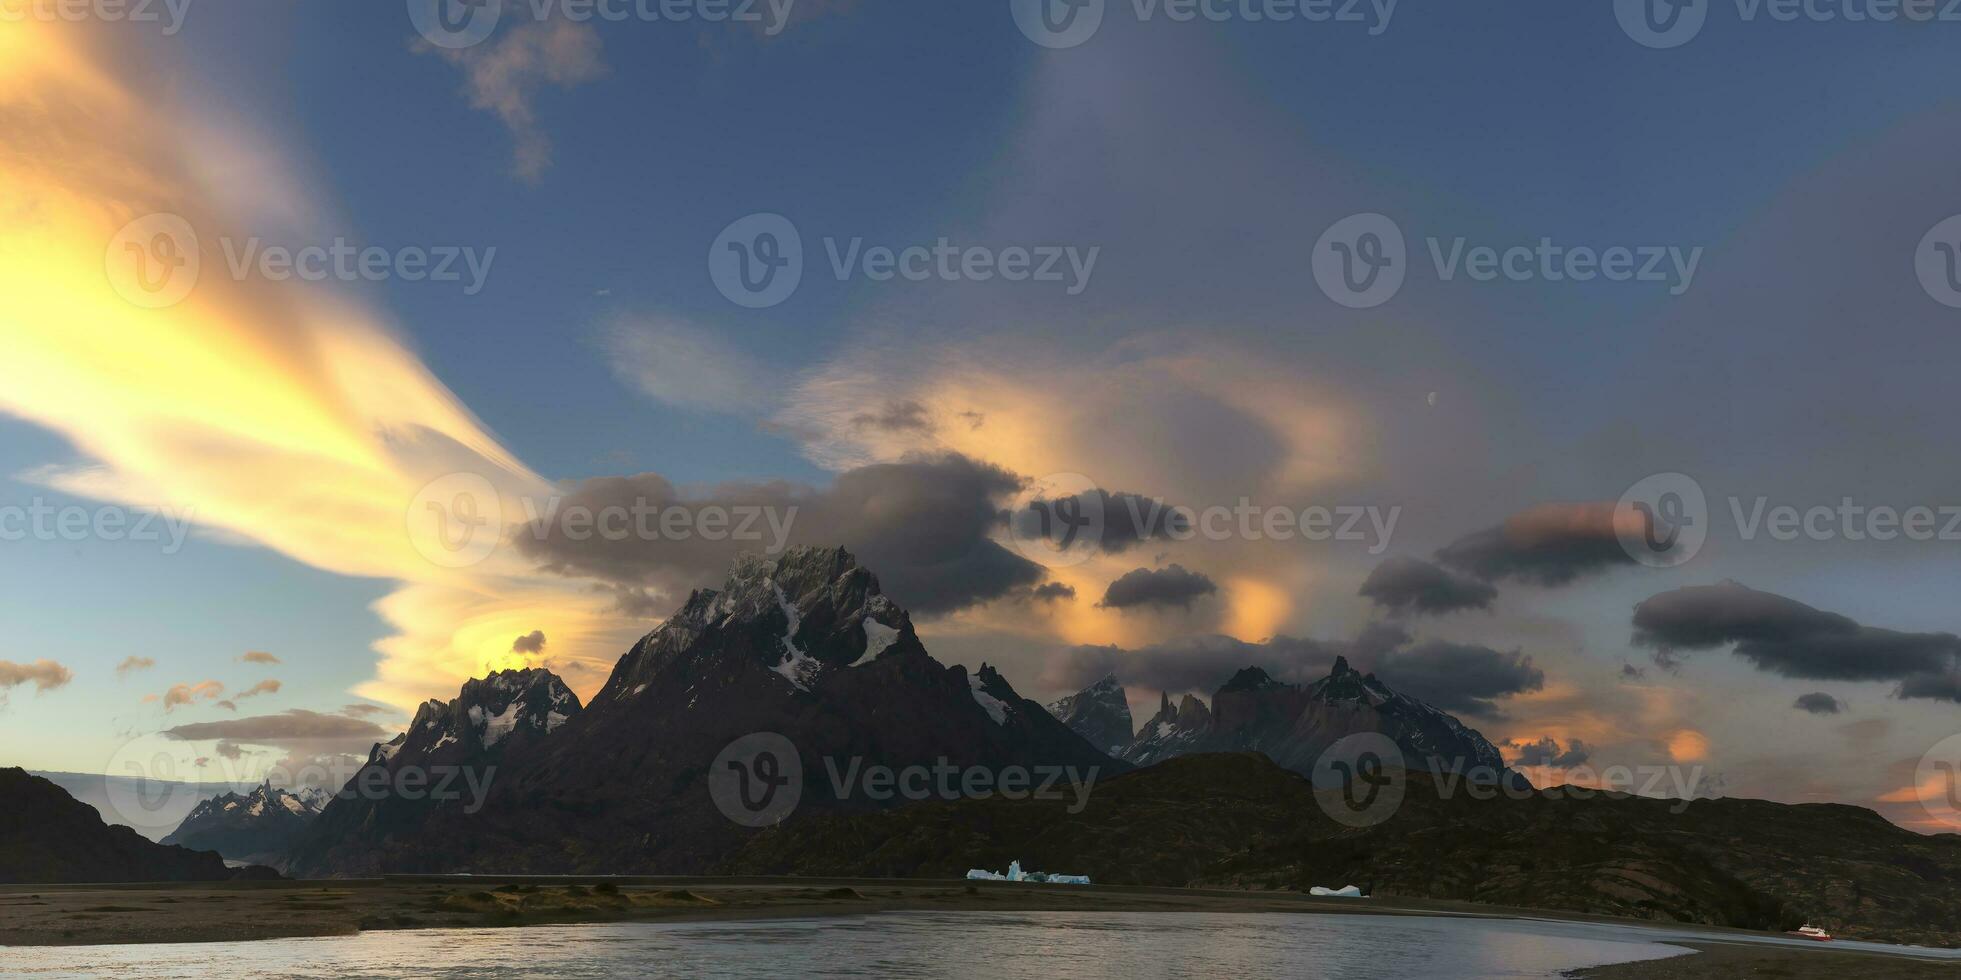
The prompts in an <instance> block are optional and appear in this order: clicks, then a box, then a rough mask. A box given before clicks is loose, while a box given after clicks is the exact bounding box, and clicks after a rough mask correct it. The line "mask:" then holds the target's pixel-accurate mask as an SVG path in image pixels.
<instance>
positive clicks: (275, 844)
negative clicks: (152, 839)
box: [163, 782, 330, 867]
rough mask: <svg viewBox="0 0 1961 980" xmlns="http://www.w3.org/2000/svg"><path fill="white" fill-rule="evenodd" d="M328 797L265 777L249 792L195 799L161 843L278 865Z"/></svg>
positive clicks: (235, 859) (283, 860) (257, 862)
mask: <svg viewBox="0 0 1961 980" xmlns="http://www.w3.org/2000/svg"><path fill="white" fill-rule="evenodd" d="M329 799H330V797H328V796H325V795H323V794H319V793H315V792H302V793H289V792H287V791H286V790H283V789H274V788H273V786H272V784H271V783H270V782H267V783H265V784H263V785H261V786H259V787H258V788H257V789H255V790H253V791H252V792H250V793H223V794H220V795H218V796H214V797H212V798H211V799H208V800H205V801H203V802H202V803H199V804H198V805H197V807H196V808H195V809H193V810H192V811H191V812H190V815H189V816H186V817H185V818H184V822H183V823H182V824H180V825H178V827H177V829H176V830H174V831H172V832H171V833H170V835H169V836H167V837H165V838H164V839H163V843H165V844H175V845H180V846H183V847H188V848H190V849H191V850H194V851H217V852H218V853H219V854H221V855H223V856H224V857H225V858H226V859H227V860H231V861H243V862H246V863H248V864H264V865H271V866H275V867H276V866H280V865H283V864H284V863H285V860H286V854H287V852H288V851H289V850H291V849H292V846H293V844H294V842H296V841H297V840H298V839H299V836H300V834H301V833H303V832H304V831H305V830H306V828H307V826H308V825H310V824H312V823H313V819H314V818H315V817H317V816H319V815H320V811H321V809H322V808H324V807H325V806H326V805H327V801H328V800H329Z"/></svg>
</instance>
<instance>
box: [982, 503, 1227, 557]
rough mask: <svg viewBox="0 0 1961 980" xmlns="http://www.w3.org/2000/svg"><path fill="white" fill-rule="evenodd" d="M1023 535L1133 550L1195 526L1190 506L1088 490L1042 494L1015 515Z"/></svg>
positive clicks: (1017, 532)
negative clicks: (1062, 493) (1181, 507)
mask: <svg viewBox="0 0 1961 980" xmlns="http://www.w3.org/2000/svg"><path fill="white" fill-rule="evenodd" d="M1009 520H1011V521H1012V522H1013V525H1014V533H1015V535H1016V537H1017V538H1020V539H1022V540H1028V541H1035V540H1041V539H1047V540H1049V541H1051V542H1054V543H1055V544H1056V545H1057V546H1058V547H1059V548H1061V549H1063V550H1068V549H1071V548H1077V547H1082V548H1095V549H1097V550H1098V551H1101V552H1103V553H1104V554H1118V553H1121V552H1124V551H1128V550H1129V549H1131V548H1134V547H1136V546H1137V545H1140V544H1143V543H1145V542H1147V541H1166V540H1171V539H1172V538H1174V537H1177V536H1181V535H1186V534H1188V533H1189V532H1190V531H1191V522H1190V518H1189V517H1188V516H1187V512H1186V511H1183V510H1179V509H1177V508H1174V507H1172V506H1171V505H1169V504H1166V503H1165V502H1164V501H1162V500H1159V499H1157V498H1155V497H1146V496H1144V495H1142V494H1136V493H1125V492H1121V491H1119V492H1115V493H1113V492H1111V491H1108V490H1103V489H1096V490H1086V491H1084V492H1082V493H1078V494H1072V495H1069V496H1063V497H1055V498H1052V499H1051V498H1043V497H1037V498H1035V499H1032V500H1030V501H1028V503H1027V504H1026V505H1025V506H1023V507H1021V508H1019V509H1017V510H1016V511H1015V512H1014V513H1013V514H1011V515H1009Z"/></svg>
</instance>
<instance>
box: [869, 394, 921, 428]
mask: <svg viewBox="0 0 1961 980" xmlns="http://www.w3.org/2000/svg"><path fill="white" fill-rule="evenodd" d="M851 426H852V428H856V429H877V430H880V431H883V432H931V431H932V430H933V420H932V419H931V418H930V417H928V415H927V414H926V406H924V405H921V404H920V403H918V402H916V401H913V400H911V399H902V400H897V401H889V402H886V403H885V406H884V407H883V408H880V409H879V410H878V411H877V412H861V413H859V414H857V415H853V416H852V417H851Z"/></svg>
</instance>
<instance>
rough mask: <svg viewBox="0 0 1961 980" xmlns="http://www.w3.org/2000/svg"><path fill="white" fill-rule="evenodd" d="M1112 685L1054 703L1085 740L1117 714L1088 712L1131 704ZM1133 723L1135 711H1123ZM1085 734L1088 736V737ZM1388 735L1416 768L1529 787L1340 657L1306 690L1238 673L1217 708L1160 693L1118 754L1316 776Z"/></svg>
mask: <svg viewBox="0 0 1961 980" xmlns="http://www.w3.org/2000/svg"><path fill="white" fill-rule="evenodd" d="M1124 698H1125V692H1124V689H1123V687H1122V686H1121V685H1119V684H1118V683H1117V682H1116V680H1115V678H1114V677H1106V678H1104V679H1103V680H1101V681H1098V682H1097V683H1096V684H1095V685H1092V686H1091V687H1089V688H1086V689H1084V690H1083V691H1082V692H1081V693H1079V694H1075V695H1072V696H1070V697H1067V698H1064V699H1062V700H1061V701H1058V702H1056V704H1057V706H1058V707H1061V706H1065V705H1066V706H1068V707H1069V709H1070V710H1071V716H1072V717H1073V718H1076V719H1077V720H1076V721H1074V722H1072V723H1071V727H1074V728H1076V730H1077V731H1078V732H1079V733H1084V734H1088V731H1096V732H1098V733H1105V732H1107V731H1108V726H1109V724H1110V721H1109V717H1110V714H1111V713H1110V712H1099V711H1096V710H1085V709H1083V708H1081V707H1080V706H1082V705H1085V704H1099V705H1100V704H1105V703H1109V702H1116V703H1126V704H1127V702H1125V701H1124ZM1124 717H1125V718H1128V717H1129V712H1128V710H1126V711H1125V712H1124ZM1086 729H1087V730H1086ZM1371 732H1372V733H1375V734H1379V735H1382V736H1384V737H1386V738H1388V739H1390V740H1391V741H1393V742H1395V743H1396V746H1397V747H1398V748H1399V749H1401V750H1402V752H1403V755H1404V761H1405V765H1406V766H1407V767H1409V768H1412V769H1419V770H1437V771H1451V772H1458V773H1462V774H1465V775H1467V776H1470V777H1472V778H1474V779H1479V780H1481V781H1489V782H1496V781H1499V780H1507V781H1510V782H1512V783H1513V784H1515V785H1519V786H1526V785H1529V784H1528V783H1526V781H1525V777H1523V776H1522V775H1520V774H1518V773H1517V772H1515V771H1513V770H1511V769H1509V768H1507V767H1506V765H1505V759H1504V755H1503V754H1502V753H1500V752H1499V751H1498V748H1497V746H1495V745H1493V744H1491V742H1490V741H1489V740H1488V739H1486V738H1485V737H1484V736H1483V735H1481V734H1479V733H1478V732H1477V731H1475V730H1473V729H1471V728H1469V727H1467V726H1466V725H1465V724H1464V723H1463V722H1461V721H1459V720H1457V718H1455V717H1454V716H1452V715H1451V714H1449V713H1448V712H1445V711H1443V710H1440V709H1438V708H1435V707H1432V706H1431V705H1428V704H1425V703H1424V702H1422V701H1419V700H1417V699H1416V698H1413V697H1410V696H1409V695H1406V694H1402V693H1399V692H1397V691H1395V690H1394V689H1392V688H1390V687H1389V685H1387V684H1385V683H1383V682H1382V681H1381V680H1379V679H1377V678H1376V676H1375V675H1374V674H1364V673H1362V672H1360V671H1357V670H1355V669H1354V668H1353V667H1351V666H1350V665H1349V663H1348V660H1347V659H1346V658H1344V657H1336V658H1335V662H1334V666H1333V667H1332V669H1330V671H1329V672H1328V676H1327V677H1324V678H1322V679H1321V680H1318V681H1315V682H1314V683H1312V684H1308V685H1305V686H1301V685H1295V684H1284V683H1281V682H1280V681H1277V680H1274V679H1273V678H1272V677H1271V676H1269V675H1268V674H1267V672H1266V671H1264V670H1261V669H1260V668H1258V667H1247V668H1245V669H1243V670H1240V671H1239V672H1238V673H1235V674H1234V675H1233V676H1232V677H1231V678H1230V679H1228V680H1227V681H1226V683H1225V684H1223V685H1222V686H1220V687H1219V689H1218V690H1217V691H1215V692H1214V693H1213V696H1212V704H1211V705H1210V706H1209V707H1208V706H1207V705H1206V703H1205V702H1204V701H1202V700H1200V699H1199V698H1198V697H1196V696H1194V695H1190V694H1187V695H1184V696H1183V697H1181V698H1180V699H1179V700H1178V701H1177V703H1176V704H1174V703H1173V702H1172V700H1171V697H1170V695H1169V694H1163V695H1160V703H1159V707H1158V712H1157V714H1156V715H1153V716H1152V717H1151V718H1150V719H1149V720H1148V721H1146V722H1145V723H1144V726H1143V727H1142V728H1140V729H1138V731H1137V733H1136V734H1135V735H1134V736H1133V737H1132V738H1131V739H1129V741H1128V743H1127V744H1126V745H1124V747H1123V748H1122V750H1121V751H1120V752H1118V753H1117V754H1118V755H1120V756H1121V757H1122V758H1123V759H1124V760H1125V761H1127V762H1131V763H1134V764H1136V765H1140V766H1148V765H1152V764H1155V763H1159V762H1163V761H1165V760H1167V759H1175V758H1178V757H1180V756H1185V755H1192V754H1194V753H1201V752H1259V753H1261V754H1263V755H1265V756H1266V757H1268V758H1269V759H1272V760H1273V761H1274V762H1275V763H1277V764H1279V765H1280V766H1282V767H1284V768H1287V769H1291V770H1293V771H1295V772H1298V773H1302V774H1308V773H1311V772H1312V771H1313V769H1314V763H1315V760H1317V759H1319V758H1320V757H1321V754H1322V753H1323V752H1325V751H1327V749H1328V747H1329V746H1331V745H1333V744H1334V743H1336V742H1337V741H1340V740H1341V739H1343V738H1345V737H1347V736H1350V735H1356V734H1361V733H1371Z"/></svg>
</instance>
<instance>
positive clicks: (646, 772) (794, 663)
mask: <svg viewBox="0 0 1961 980" xmlns="http://www.w3.org/2000/svg"><path fill="white" fill-rule="evenodd" d="M539 674H543V676H544V677H545V678H548V680H545V681H540V680H537V679H536V677H537V675H539ZM473 683H480V682H473ZM526 683H527V684H541V685H545V686H549V687H552V688H553V689H556V687H558V686H562V685H559V684H558V681H557V678H555V677H551V675H549V674H546V673H544V672H542V671H534V672H532V679H531V680H527V681H526ZM479 690H481V688H479ZM557 697H558V696H557V695H554V698H557ZM554 703H558V702H557V701H555V702H554ZM499 704H502V702H493V703H490V704H486V705H484V706H483V711H482V714H483V716H484V717H486V718H489V717H492V711H493V709H494V710H495V711H496V712H497V713H496V714H495V717H497V718H502V717H504V715H503V713H502V712H504V711H508V710H509V708H508V707H507V706H506V707H502V708H499V707H498V705H499ZM473 706H474V702H473V701H472V699H471V695H470V693H469V689H468V688H466V691H465V696H464V697H463V698H462V699H459V701H456V702H451V704H450V705H449V706H445V707H443V708H441V709H438V708H437V707H436V706H435V702H431V703H430V704H428V705H425V706H424V711H423V712H421V713H418V715H417V720H416V722H415V723H414V724H413V725H412V727H411V731H410V732H409V733H408V735H407V737H406V739H405V740H404V739H398V740H397V742H396V743H391V744H390V745H387V746H377V747H376V749H375V752H374V754H373V755H372V756H371V757H370V759H369V761H368V763H367V766H366V767H364V769H363V770H362V771H361V772H359V773H357V774H356V775H355V777H354V779H353V781H352V783H351V784H350V785H351V786H356V787H358V786H359V785H361V784H362V782H363V780H364V779H372V780H378V781H379V783H380V784H383V785H386V784H388V783H389V782H390V779H389V778H387V777H386V776H379V775H377V776H370V775H369V770H380V771H383V772H386V773H392V774H399V772H401V771H402V770H404V769H405V768H406V767H409V766H420V767H428V766H432V765H450V766H457V767H461V768H463V769H465V770H466V771H468V772H474V773H475V774H476V775H477V777H478V779H479V780H480V781H481V783H482V784H483V785H484V786H485V787H486V789H485V796H484V798H483V799H481V800H475V801H470V800H465V799H447V800H431V799H426V798H425V799H421V800H413V801H411V800H406V799H403V798H401V795H400V794H389V795H387V796H385V797H384V798H382V799H378V800H374V799H365V798H361V794H359V793H357V794H355V798H352V799H350V798H349V796H350V794H349V793H347V792H345V791H343V793H342V794H341V795H340V797H339V798H336V799H335V800H334V801H333V802H332V803H331V804H329V805H328V807H327V810H326V812H325V813H324V814H323V815H322V817H321V819H320V820H318V821H316V822H315V824H314V826H313V828H312V829H311V830H309V832H308V833H307V835H306V836H305V838H304V839H303V840H302V841H301V843H300V845H299V846H298V847H297V848H296V849H295V852H294V855H293V861H292V865H291V866H292V868H293V869H294V870H295V871H296V872H297V873H300V874H305V875H324V874H357V873H371V872H374V871H377V870H385V871H437V870H440V871H479V870H497V871H505V872H518V871H530V872H596V871H603V872H612V873H632V872H652V871H659V872H666V873H687V872H694V871H702V870H706V869H708V868H710V867H712V866H713V865H714V864H715V862H717V861H719V860H721V859H722V858H723V857H724V856H725V855H727V854H728V853H730V852H732V851H733V850H734V849H736V848H737V847H739V846H740V845H741V843H742V842H743V841H744V840H745V839H746V838H747V837H748V835H749V834H751V833H752V832H753V831H751V830H749V829H748V828H746V827H743V826H741V825H739V824H737V823H736V822H734V821H732V820H731V819H729V818H727V817H726V816H724V815H723V813H722V812H721V811H720V810H719V809H718V807H717V805H716V803H715V801H714V800H713V798H712V796H711V792H710V782H711V780H710V776H711V764H712V763H713V762H714V761H715V760H716V758H717V756H718V755H719V754H720V753H722V752H723V750H724V749H725V748H727V747H729V746H731V744H733V743H735V742H736V740H738V739H742V738H745V737H749V736H756V735H759V734H762V733H768V734H772V735H775V736H780V737H781V738H782V739H783V740H784V741H786V742H787V743H788V744H790V745H792V746H794V750H795V752H796V753H797V755H798V756H799V759H800V764H799V765H798V767H797V768H798V774H797V776H798V778H799V779H800V781H801V787H800V793H801V799H800V804H799V806H798V814H799V816H800V817H801V816H803V815H807V814H809V813H817V812H826V811H832V810H847V811H848V810H854V809H867V808H877V807H882V806H892V805H897V804H898V803H903V802H905V800H904V799H903V798H900V797H896V796H893V797H885V798H881V797H880V795H879V794H876V793H870V792H866V791H865V787H861V786H857V785H849V784H840V783H839V781H838V779H837V776H839V775H842V774H845V773H852V774H854V775H855V774H856V773H858V772H860V771H862V767H863V766H864V765H866V764H868V763H869V764H872V765H876V766H880V767H890V768H892V769H894V770H898V769H904V768H906V767H912V766H923V767H933V766H950V767H955V768H958V769H961V770H969V769H987V770H990V771H997V772H998V771H1000V770H1002V769H1003V768H1006V767H1011V766H1030V765H1054V766H1077V767H1085V768H1088V767H1094V768H1097V769H1099V770H1101V771H1103V772H1115V771H1120V770H1122V769H1126V768H1128V766H1127V765H1126V764H1125V763H1123V762H1121V761H1119V760H1116V759H1113V758H1111V757H1110V756H1108V755H1106V754H1105V753H1104V752H1103V751H1101V750H1099V749H1098V748H1096V747H1095V746H1093V745H1091V744H1090V743H1089V742H1087V741H1085V740H1084V739H1083V737H1082V736H1080V735H1078V734H1076V733H1075V732H1073V731H1071V730H1070V729H1069V727H1068V726H1066V725H1064V724H1062V723H1061V722H1059V721H1057V720H1056V719H1055V718H1054V717H1052V716H1051V715H1050V714H1049V713H1048V712H1047V711H1046V710H1044V709H1043V708H1042V706H1041V705H1040V704H1037V703H1036V702H1034V701H1030V700H1028V699H1026V698H1023V697H1021V696H1020V695H1019V694H1018V693H1016V691H1015V690H1014V688H1013V686H1012V685H1010V684H1009V683H1008V681H1007V679H1006V678H1004V677H1002V676H1001V675H1000V673H999V672H998V671H995V670H994V669H993V668H991V667H988V666H987V665H985V664H983V665H982V666H981V667H980V669H979V670H976V671H974V672H971V673H970V672H968V671H967V670H966V669H965V668H963V667H959V666H952V667H949V666H946V665H943V664H941V663H939V662H938V661H936V660H934V659H933V658H932V657H931V656H930V655H928V654H927V652H926V648H925V647H924V646H922V645H921V644H920V642H919V637H918V635H917V633H916V632H915V631H914V629H913V625H912V620H911V617H910V616H908V615H907V613H906V611H905V610H903V609H901V608H900V607H899V606H898V605H896V604H895V603H893V602H892V601H891V600H890V599H889V598H887V597H886V596H885V595H884V593H883V592H882V590H881V589H880V587H879V583H878V579H877V577H876V576H874V575H873V574H872V573H871V572H870V571H869V570H867V569H865V568H863V567H861V566H860V565H859V564H858V563H857V560H856V559H855V558H853V557H852V556H851V555H850V554H849V553H848V552H846V551H844V550H843V549H835V548H834V549H821V548H799V549H792V550H790V551H786V552H784V553H783V554H781V555H778V556H774V557H761V556H753V555H752V556H745V557H743V558H742V559H739V560H738V561H737V563H736V565H735V567H734V569H733V570H732V572H731V574H730V576H729V578H728V581H727V582H726V583H725V584H724V585H723V586H722V587H721V588H719V589H700V590H696V591H695V592H694V593H693V594H692V595H690V596H689V597H688V600H687V602H686V603H684V604H683V605H682V607H681V609H680V611H678V612H676V613H675V614H674V615H673V616H672V617H670V618H669V619H668V620H667V621H666V622H664V623H662V624H661V625H660V626H659V627H657V628H656V629H654V630H653V631H652V632H651V633H648V634H647V635H646V637H644V638H643V639H641V640H640V642H638V643H637V644H635V645H634V647H633V648H632V649H631V650H629V651H628V652H627V653H626V655H625V656H623V657H622V658H621V659H620V661H619V663H618V664H617V665H616V666H615V667H614V670H613V673H612V675H611V677H610V678H609V679H608V680H607V682H606V684H605V686H604V687H603V688H602V689H601V690H600V691H599V693H598V694H597V695H595V696H594V697H593V699H592V702H591V703H590V704H588V705H586V706H585V707H584V709H583V710H573V708H575V707H576V706H575V705H572V704H566V705H565V709H564V710H563V711H562V712H561V714H563V716H564V720H563V722H562V723H559V724H553V723H551V722H550V721H549V720H546V721H543V722H540V721H539V720H538V719H539V718H540V716H539V715H538V714H537V711H539V710H542V707H541V706H540V705H538V704H533V706H532V707H531V708H528V709H526V710H523V711H520V712H519V713H518V715H517V716H516V717H517V719H518V722H517V725H518V728H519V729H520V730H522V731H523V732H525V733H526V734H525V737H523V738H518V737H516V736H513V737H512V738H510V739H509V740H508V741H504V740H500V741H498V742H497V743H496V744H494V745H492V744H488V742H487V740H486V739H484V738H483V737H481V736H480V735H478V734H476V732H477V729H476V726H477V725H478V724H480V722H478V721H477V717H478V712H475V711H473V710H472V707H473ZM546 717H547V718H548V717H549V716H546ZM438 746H446V747H447V751H448V752H449V753H450V754H447V755H441V754H434V753H436V751H437V747H438ZM479 749H481V751H479Z"/></svg>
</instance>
